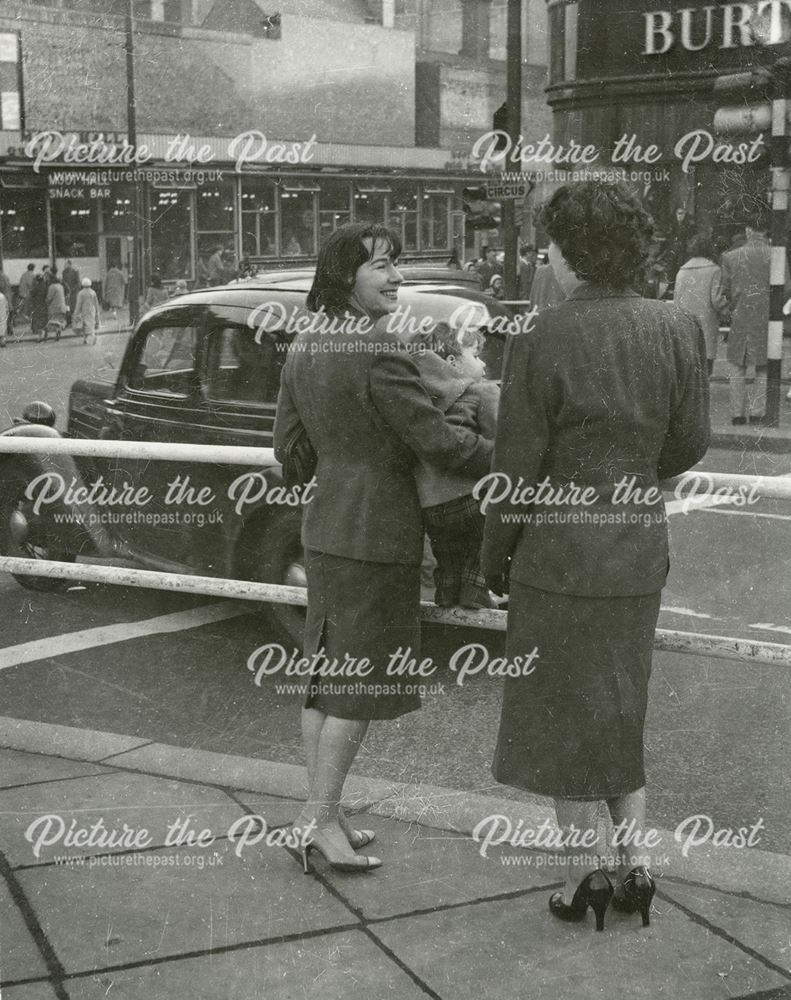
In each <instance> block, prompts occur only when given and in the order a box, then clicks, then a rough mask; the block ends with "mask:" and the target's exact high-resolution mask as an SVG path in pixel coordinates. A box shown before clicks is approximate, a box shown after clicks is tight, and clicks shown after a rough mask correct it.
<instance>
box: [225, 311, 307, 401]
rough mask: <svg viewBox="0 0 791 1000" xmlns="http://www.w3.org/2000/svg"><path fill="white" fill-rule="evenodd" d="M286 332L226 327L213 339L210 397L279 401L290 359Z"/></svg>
mask: <svg viewBox="0 0 791 1000" xmlns="http://www.w3.org/2000/svg"><path fill="white" fill-rule="evenodd" d="M287 343H288V342H287V340H286V339H285V335H281V334H280V333H278V332H276V331H275V332H272V331H256V330H251V329H250V328H249V327H245V326H226V327H223V328H222V329H219V330H216V331H215V332H213V333H212V334H211V336H210V338H209V354H208V373H209V379H208V381H209V399H214V400H218V401H222V402H230V403H275V402H276V401H277V393H278V389H279V388H280V372H281V371H282V369H283V365H284V364H285V360H286V353H287V352H286V350H285V349H284V347H285V346H286V345H287Z"/></svg>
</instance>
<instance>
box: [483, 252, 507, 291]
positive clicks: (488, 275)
mask: <svg viewBox="0 0 791 1000" xmlns="http://www.w3.org/2000/svg"><path fill="white" fill-rule="evenodd" d="M502 273H503V269H502V267H500V265H499V263H498V262H497V251H496V250H493V249H492V248H491V247H484V248H483V257H482V259H481V261H480V262H479V264H478V279H479V281H480V282H481V288H482V289H483V290H484V291H486V290H487V289H488V288H489V285H490V284H491V280H492V276H493V275H495V274H499V275H502Z"/></svg>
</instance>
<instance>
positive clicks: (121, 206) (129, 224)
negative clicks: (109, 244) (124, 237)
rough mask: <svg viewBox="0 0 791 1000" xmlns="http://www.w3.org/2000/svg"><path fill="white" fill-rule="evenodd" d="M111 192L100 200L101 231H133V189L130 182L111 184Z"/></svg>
mask: <svg viewBox="0 0 791 1000" xmlns="http://www.w3.org/2000/svg"><path fill="white" fill-rule="evenodd" d="M111 191H112V194H111V195H110V197H109V198H104V199H103V200H102V232H105V233H133V232H134V221H135V217H134V212H133V211H132V206H133V204H134V191H133V189H132V186H131V185H130V184H118V185H113V187H112V188H111Z"/></svg>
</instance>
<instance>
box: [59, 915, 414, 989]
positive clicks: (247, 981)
mask: <svg viewBox="0 0 791 1000" xmlns="http://www.w3.org/2000/svg"><path fill="white" fill-rule="evenodd" d="M66 986H67V989H68V993H69V997H70V998H71V1000H108V998H112V997H115V998H116V1000H174V998H176V997H189V998H190V1000H218V998H222V1000H264V998H265V1000H297V998H298V1000H336V998H337V1000H341V998H342V1000H425V997H426V994H425V993H424V992H423V991H422V990H421V989H420V988H419V987H418V986H417V985H416V984H415V983H414V982H413V981H412V980H411V979H410V977H409V976H408V975H407V974H406V973H405V972H403V971H402V970H401V969H400V968H399V967H398V965H397V964H396V963H394V962H392V961H391V960H390V959H389V958H388V957H387V955H386V954H384V953H383V952H382V951H381V949H379V948H378V947H377V946H376V945H375V944H374V943H373V942H372V941H371V940H370V939H369V938H368V937H366V936H365V935H364V934H362V933H360V932H354V931H351V932H345V933H335V934H327V935H322V936H320V937H315V938H310V939H308V940H304V941H298V942H297V941H295V942H290V943H286V944H273V945H267V946H264V947H260V948H245V949H243V950H239V951H234V952H231V953H226V954H222V955H216V954H215V955H209V956H204V957H201V958H190V959H185V960H183V961H181V962H163V963H161V964H160V965H156V966H147V967H145V968H137V969H128V970H123V971H120V972H113V973H103V974H99V975H96V976H91V977H85V978H79V979H71V980H69V981H68V982H67V984H66Z"/></svg>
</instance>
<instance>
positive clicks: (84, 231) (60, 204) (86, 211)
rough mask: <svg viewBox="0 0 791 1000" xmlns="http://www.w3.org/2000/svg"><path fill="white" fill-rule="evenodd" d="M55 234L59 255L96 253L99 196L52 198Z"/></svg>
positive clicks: (93, 254)
mask: <svg viewBox="0 0 791 1000" xmlns="http://www.w3.org/2000/svg"><path fill="white" fill-rule="evenodd" d="M50 207H51V211H52V236H53V242H54V244H55V256H56V257H71V258H76V257H96V256H98V253H99V241H98V237H97V235H96V231H97V226H98V215H99V213H98V210H97V203H96V200H95V199H94V200H92V201H89V200H87V199H82V198H66V199H63V200H56V201H52V200H50Z"/></svg>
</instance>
